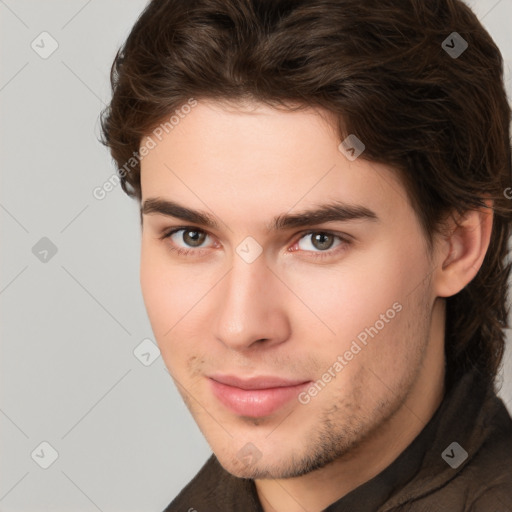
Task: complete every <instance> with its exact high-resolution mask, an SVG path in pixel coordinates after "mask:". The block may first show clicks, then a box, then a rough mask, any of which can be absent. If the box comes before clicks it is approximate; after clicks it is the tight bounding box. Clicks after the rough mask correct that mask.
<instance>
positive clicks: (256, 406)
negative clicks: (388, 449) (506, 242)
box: [141, 101, 443, 478]
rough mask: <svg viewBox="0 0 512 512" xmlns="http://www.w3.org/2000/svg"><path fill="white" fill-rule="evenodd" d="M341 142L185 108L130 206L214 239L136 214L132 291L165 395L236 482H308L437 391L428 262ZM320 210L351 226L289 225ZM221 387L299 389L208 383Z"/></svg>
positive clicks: (391, 194) (154, 153) (316, 125)
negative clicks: (431, 387) (168, 379)
mask: <svg viewBox="0 0 512 512" xmlns="http://www.w3.org/2000/svg"><path fill="white" fill-rule="evenodd" d="M153 138H154V139H155V137H154V136H153ZM155 140H156V139H155ZM146 142H147V139H145V140H143V141H142V144H145V143H146ZM339 142H340V141H339V140H338V139H337V136H336V133H335V130H334V128H333V127H332V125H331V124H329V123H328V121H327V120H326V119H325V118H323V117H321V116H320V115H318V113H316V112H315V111H313V110H311V109H308V110H305V111H302V112H285V111H280V110H274V109H272V108H270V107H266V106H262V105H253V108H252V110H251V109H249V108H248V107H247V106H245V107H240V108H238V109H236V108H235V107H231V108H228V107H226V106H223V105H221V104H218V103H212V102H205V101H199V103H198V105H197V106H196V107H194V108H192V110H191V112H190V113H189V114H187V115H186V116H185V117H184V118H183V119H180V122H179V124H178V125H177V126H176V127H175V128H174V129H173V130H172V131H170V132H169V133H168V134H165V132H164V135H163V137H162V140H161V141H159V142H158V143H157V147H156V148H154V149H152V150H151V151H150V153H149V154H148V155H147V156H146V157H145V158H144V159H143V161H142V172H141V180H142V205H143V206H144V205H145V204H149V203H146V202H147V201H151V200H155V199H159V200H162V201H172V202H173V203H176V204H177V205H180V206H181V207H183V208H187V209H190V210H194V211H198V212H199V211H200V212H202V214H203V215H207V216H209V217H211V219H212V220H213V221H214V222H215V223H216V226H213V225H212V226H206V225H204V224H203V223H198V222H197V220H198V219H195V220H196V221H194V222H193V221H191V220H182V219H180V218H176V217H172V216H167V215H164V214H162V213H155V212H154V211H153V212H152V213H150V212H149V209H147V213H145V214H144V216H143V235H142V256H141V286H142V291H143V296H144V300H145V304H146V308H147V311H148V315H149V318H150V321H151V325H152V328H153V331H154V334H155V337H156V340H157V342H158V345H159V348H160V350H161V353H162V357H163V359H164V361H165V364H166V366H167V368H168V370H169V372H170V373H171V375H172V376H173V378H174V379H175V382H176V384H177V386H178V390H179V391H180V393H181V395H182V396H183V399H184V401H185V403H186V404H187V406H188V408H189V409H190V412H191V414H192V415H193V417H194V419H195V421H196V422H197V424H198V426H199V427H200V429H201V431H202V432H203V434H204V435H205V437H206V439H207V440H208V442H209V444H210V446H211V447H212V449H213V451H214V452H215V454H216V455H217V457H218V459H219V461H220V462H221V464H222V465H223V466H224V467H225V468H226V469H227V470H228V471H230V472H231V473H233V474H235V475H237V476H240V477H248V478H285V477H293V476H298V475H301V474H305V473H307V472H308V471H310V470H312V469H315V468H319V467H322V466H324V465H326V464H327V463H329V462H331V461H334V460H335V459H337V458H339V457H341V456H342V455H343V454H346V453H348V452H349V451H350V450H351V449H354V448H355V447H357V446H358V445H359V443H360V442H361V441H362V440H364V439H365V438H368V436H372V435H375V434H376V433H378V432H380V431H382V432H383V431H384V430H383V429H384V428H385V427H386V425H388V426H389V425H391V421H388V420H392V418H394V417H398V416H397V415H399V414H402V416H401V418H402V420H403V421H404V422H406V423H407V421H409V422H411V423H413V422H415V423H416V424H417V423H418V418H419V417H421V405H420V403H421V397H422V393H428V391H427V389H426V387H425V386H427V383H428V382H429V381H430V380H431V379H434V378H435V379H437V380H439V376H440V375H441V374H440V373H439V372H440V370H438V369H439V367H440V366H441V365H442V341H443V340H442V336H439V332H441V331H440V330H438V331H436V333H434V334H433V332H434V330H433V329H432V328H431V327H432V323H433V322H432V317H431V312H432V307H433V304H434V299H435V296H434V294H433V292H432V285H431V282H430V280H429V278H428V277H429V275H430V273H431V271H432V270H433V269H432V261H431V260H430V259H429V254H428V251H427V248H426V241H425V239H424V235H423V233H422V231H421V228H420V225H419V222H418V220H417V217H416V215H415V214H414V211H413V209H412V207H411V205H410V204H409V202H408V200H407V196H406V192H405V189H404V188H403V186H402V185H401V183H400V181H399V179H398V177H397V176H396V174H395V173H394V172H392V171H391V170H390V169H388V168H386V167H385V166H383V165H379V164H375V163H369V162H367V161H365V160H363V159H362V158H358V159H356V160H355V161H350V160H349V159H348V158H347V156H346V155H345V154H343V153H342V152H341V151H340V150H339V149H338V145H339ZM363 142H364V141H363ZM327 205H330V206H334V205H338V206H340V207H342V206H345V207H347V208H348V211H349V213H355V214H356V215H355V216H352V217H353V218H350V217H351V216H350V215H349V218H346V219H338V220H332V219H333V218H334V217H333V216H332V215H331V217H330V219H331V220H329V218H324V219H317V220H318V221H312V222H311V223H310V224H308V225H306V224H303V223H301V222H295V223H291V222H286V219H287V218H288V217H290V216H291V217H293V218H295V217H297V216H300V215H301V214H305V213H307V212H310V211H313V210H317V209H320V208H322V207H324V206H327ZM338 213H339V212H338ZM276 219H277V220H279V222H277V226H276V225H275V224H276ZM179 228H183V230H181V231H177V232H176V233H175V234H173V235H171V236H169V237H167V238H164V236H165V235H166V234H168V233H169V232H171V231H172V230H173V229H176V230H177V229H179ZM177 250H184V251H188V253H187V254H184V253H179V252H177ZM260 252H261V253H260ZM434 313H436V310H435V309H434ZM437 313H438V312H437ZM437 313H436V314H437ZM434 323H435V322H434ZM438 325H439V326H441V325H442V322H441V321H439V322H438ZM436 372H437V373H436ZM226 376H232V377H238V378H239V379H243V380H247V379H250V378H253V377H275V378H278V379H282V380H284V381H289V384H297V383H299V385H297V386H295V387H291V386H288V387H284V388H283V387H281V389H271V390H268V389H267V390H266V391H262V390H261V388H269V387H271V388H276V386H283V385H284V384H286V382H281V383H276V382H267V383H265V382H259V383H258V382H255V383H254V382H253V383H252V384H253V387H254V386H256V387H257V388H260V390H254V389H252V390H244V389H240V388H236V387H233V386H226V385H222V384H220V383H215V382H214V380H213V379H218V380H223V379H224V378H225V377H226ZM212 378H213V379H212ZM300 383H303V384H301V385H300ZM315 383H316V384H315ZM240 386H242V387H251V386H250V385H248V383H247V382H246V383H245V384H244V383H242V384H240ZM421 386H423V390H422V389H421ZM413 398H414V399H415V400H416V402H415V403H416V404H418V406H417V409H418V410H417V411H414V410H412V409H413V408H414V406H412V405H411V400H412V399H413ZM406 401H408V403H409V406H408V409H409V411H408V412H406V413H405V415H404V412H403V404H404V403H405V402H406ZM416 413H417V414H416ZM402 420H401V421H402ZM416 427H417V425H416ZM397 435H398V431H397Z"/></svg>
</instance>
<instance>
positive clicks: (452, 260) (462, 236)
mask: <svg viewBox="0 0 512 512" xmlns="http://www.w3.org/2000/svg"><path fill="white" fill-rule="evenodd" d="M486 205H487V207H486V208H481V209H478V210H469V211H467V212H465V213H464V215H462V216H461V217H460V218H458V219H453V218H452V219H451V220H450V221H449V229H448V233H449V234H448V235H445V237H444V239H443V241H442V242H441V243H440V246H441V247H440V250H439V251H438V256H437V257H438V268H437V271H436V272H435V273H434V275H435V279H434V288H435V293H436V295H437V296H438V297H451V296H453V295H455V294H457V293H458V292H460V291H461V290H462V289H463V288H464V287H465V286H466V285H467V284H469V283H470V282H471V281H472V280H473V278H474V277H475V276H476V274H477V273H478V271H479V270H480V267H481V266H482V263H483V261H484V258H485V255H486V253H487V249H488V248H489V242H490V239H491V233H492V222H493V210H492V207H493V202H492V201H491V200H488V201H486Z"/></svg>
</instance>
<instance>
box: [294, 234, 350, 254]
mask: <svg viewBox="0 0 512 512" xmlns="http://www.w3.org/2000/svg"><path fill="white" fill-rule="evenodd" d="M350 243H351V240H350V238H349V237H348V236H342V235H338V234H335V233H330V232H328V231H309V232H308V233H305V234H304V235H302V237H301V238H300V239H299V240H298V241H297V242H296V243H295V244H294V246H293V247H292V248H291V249H290V250H291V251H297V250H300V251H305V252H306V253H308V252H309V253H310V256H311V257H312V258H324V257H325V258H328V257H330V256H334V255H337V254H338V253H339V252H341V251H344V250H345V249H346V248H348V246H349V245H350Z"/></svg>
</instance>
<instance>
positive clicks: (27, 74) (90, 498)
mask: <svg viewBox="0 0 512 512" xmlns="http://www.w3.org/2000/svg"><path fill="white" fill-rule="evenodd" d="M468 3H469V4H470V5H471V6H472V7H473V8H474V10H475V12H476V13H477V14H478V16H479V18H480V19H481V20H482V21H483V24H484V25H485V26H486V28H487V29H488V30H489V31H490V33H491V34H492V35H493V37H494V38H495V41H496V42H497V44H498V46H499V47H500V48H501V50H502V53H503V55H504V58H505V59H506V61H507V63H506V68H507V78H506V80H507V88H508V92H509V98H512V72H511V69H512V37H511V34H510V20H511V19H512V2H511V1H510V0H501V1H498V0H472V1H470V2H468ZM145 4H146V1H145V0H102V1H100V0H88V1H87V0H51V1H50V0H47V1H44V2H43V1H41V0H0V37H1V43H2V45H1V65H0V106H1V110H0V119H1V123H0V126H1V134H0V144H1V157H2V159H1V163H2V167H1V171H2V172H1V180H2V183H1V196H0V222H1V229H2V244H1V257H2V267H1V268H2V272H1V276H0V300H1V307H2V312H3V315H2V319H1V322H0V326H1V335H2V337H1V340H2V345H1V369H0V376H1V382H0V390H1V395H0V398H1V400H0V428H1V452H0V453H1V457H0V511H2V512H32V511H48V512H50V511H52V512H53V511H55V512H63V511H69V510H73V511H75V512H81V511H98V510H100V511H104V512H107V511H112V512H113V511H123V512H129V511H137V512H141V511H148V512H150V511H152V512H153V511H154V512H161V511H162V510H163V509H164V508H165V507H166V506H167V504H168V503H169V502H170V501H171V500H172V498H173V497H174V496H175V495H176V494H177V493H178V492H179V491H180V490H181V489H182V487H183V486H184V485H185V484H186V483H187V482H188V481H189V480H190V479H191V478H192V477H193V476H194V475H195V473H196V472H197V471H198V469H199V468H200V467H201V465H202V464H203V463H204V461H205V460H206V458H207V457H208V455H209V454H210V450H209V447H208V445H207V443H206V442H205V440H204V439H203V437H202V435H201V433H200V431H199V429H198V428H197V426H196V425H195V423H194V421H193V420H192V418H191V417H190V415H189V413H188V411H187V409H186V408H185V406H184V405H183V403H182V401H181V398H180V396H179V394H178V392H177V391H176V389H175V387H174V384H173V382H172V379H171V378H170V376H169V375H168V373H167V371H166V369H165V366H164V364H163V361H162V359H161V358H160V357H158V358H157V359H156V360H155V361H154V362H153V363H152V364H151V365H149V366H145V365H144V364H142V362H141V361H140V360H139V359H137V358H136V357H135V355H134V353H133V351H134V349H136V347H137V346H138V345H139V344H140V343H141V342H142V341H143V340H144V339H146V338H149V339H151V340H153V335H152V332H151V328H150V325H149V322H148V320H147V317H146V312H145V309H144V304H143V301H142V296H141V293H140V289H139V275H138V272H139V244H140V228H139V218H138V211H137V204H136V202H135V201H134V200H130V199H129V198H128V197H127V196H125V195H124V193H123V192H122V190H121V188H120V187H117V188H116V189H115V190H113V191H112V192H111V193H109V194H108V195H107V197H106V198H105V199H104V200H102V201H100V200H97V199H95V198H94V197H93V195H92V190H93V189H94V188H95V187H97V186H101V185H102V184H103V183H104V182H105V181H106V180H107V179H108V178H109V177H110V176H111V175H112V173H113V172H114V167H113V164H112V162H111V159H110V156H109V154H108V153H107V151H106V149H105V148H103V146H101V145H100V144H99V143H98V142H97V138H98V136H99V133H100V131H99V123H98V115H99V112H100V110H101V109H102V108H103V107H104V106H105V104H106V103H107V102H108V101H109V98H110V85H109V71H110V66H111V63H112V60H113V58H114V55H115V52H116V50H117V48H118V47H119V46H120V44H121V43H122V42H123V41H124V39H125V38H126V36H127V35H128V33H129V31H130V29H131V27H132V25H133V23H134V21H135V20H136V18H137V16H138V15H139V13H140V12H141V11H142V9H143V8H144V6H145ZM44 31H46V32H48V33H49V34H51V37H52V38H54V39H55V40H56V41H57V43H58V45H59V46H58V49H57V50H56V51H55V52H54V53H53V54H52V55H51V56H50V57H49V58H47V59H43V58H41V57H40V56H39V54H38V53H36V52H35V51H34V50H33V49H32V47H31V43H32V41H34V40H36V43H37V42H38V41H39V45H40V46H42V43H41V42H40V40H41V37H47V36H41V37H39V35H40V34H41V33H42V32H44ZM44 44H45V48H46V49H48V48H50V40H49V39H48V38H47V39H45V43H44ZM40 51H42V49H41V50H40ZM43 237H47V238H49V239H50V240H51V241H52V243H53V244H55V246H56V248H57V253H56V254H55V255H54V256H53V257H51V258H50V255H51V254H50V255H48V257H47V258H48V261H47V262H42V261H40V260H39V259H38V258H37V257H36V256H35V255H34V254H33V252H32V248H33V247H34V245H35V244H36V243H38V241H39V240H40V239H41V238H43ZM41 256H42V255H41ZM146 359H147V357H146ZM501 395H502V397H503V398H504V400H505V401H506V402H507V404H508V407H509V409H511V410H512V356H511V350H510V348H509V349H508V351H507V354H506V358H505V372H504V376H503V388H502V390H501ZM42 442H47V443H49V444H50V445H51V446H52V447H53V448H54V449H55V450H56V451H57V452H58V458H57V459H56V460H55V462H54V463H53V464H52V465H51V466H50V467H49V468H48V469H43V468H42V467H40V464H44V463H45V462H46V463H48V462H49V461H50V460H51V459H50V458H49V457H51V452H50V449H48V448H47V447H45V445H43V446H42V447H41V443H42ZM34 451H35V452H34Z"/></svg>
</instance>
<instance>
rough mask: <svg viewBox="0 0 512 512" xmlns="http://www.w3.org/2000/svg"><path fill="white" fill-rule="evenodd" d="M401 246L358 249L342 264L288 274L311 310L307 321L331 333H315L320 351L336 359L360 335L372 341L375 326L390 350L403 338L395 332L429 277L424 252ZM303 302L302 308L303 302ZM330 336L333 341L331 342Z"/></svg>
mask: <svg viewBox="0 0 512 512" xmlns="http://www.w3.org/2000/svg"><path fill="white" fill-rule="evenodd" d="M396 247H397V246H396V245H393V244H392V243H386V244H380V245H379V246H375V248H374V249H373V250H372V251H368V252H367V253H364V254H363V253H362V252H361V253H360V254H358V255H356V254H354V255H353V257H351V258H348V259H347V260H346V262H344V263H343V264H342V265H340V266H339V267H338V268H327V267H323V268H322V267H320V266H319V267H318V268H312V267H310V268H309V269H308V270H307V271H299V270H298V269H296V270H295V271H294V273H293V275H292V274H290V275H289V276H288V278H286V279H285V280H287V281H288V282H290V283H291V284H290V288H291V289H293V290H294V291H295V292H296V295H297V296H298V297H299V298H301V299H302V300H303V301H304V303H305V304H306V305H307V306H308V309H309V310H310V313H307V312H306V313H305V314H304V315H303V316H302V318H303V321H304V322H306V321H307V322H309V323H314V324H315V325H317V326H318V332H319V333H320V332H321V333H325V334H326V335H327V338H326V337H325V336H323V335H322V336H321V337H318V336H314V337H313V339H312V342H313V343H315V344H316V345H317V346H316V348H315V350H318V351H321V352H324V353H325V352H328V353H329V355H330V357H331V358H332V355H337V354H339V353H340V351H341V353H343V352H344V351H345V350H347V349H348V348H349V347H350V345H351V343H352V341H353V340H355V339H357V338H358V336H360V339H362V340H365V339H368V340H373V338H372V337H371V335H370V334H369V333H368V330H367V329H369V330H370V332H371V333H372V334H375V332H376V331H375V329H376V330H377V331H378V334H377V335H376V337H375V339H377V338H378V339H381V340H384V339H386V346H387V348H388V349H389V348H390V345H397V344H400V343H401V341H400V340H401V338H402V337H400V336H396V333H398V332H400V331H401V330H403V329H404V328H405V325H406V323H405V322H404V320H405V317H406V316H407V314H408V313H407V312H408V310H409V309H410V308H409V306H408V303H409V300H410V298H411V297H410V296H409V295H410V294H411V291H413V290H414V287H415V286H417V285H418V284H419V283H421V280H422V279H423V277H424V274H423V272H422V270H421V269H422V268H423V267H421V265H422V259H421V258H423V259H424V258H425V256H424V255H421V254H419V252H418V254H417V255H416V256H415V257H414V258H412V257H411V255H410V253H408V252H406V251H402V252H401V251H400V250H397V248H396ZM415 283H416V284H415ZM408 296H409V297H408ZM298 307H301V308H302V309H303V306H302V305H301V304H299V305H298ZM398 310H400V311H398ZM313 313H314V314H313ZM381 315H383V316H384V318H382V317H381ZM371 327H373V329H371ZM327 339H330V340H331V343H327V344H326V340H327ZM313 340H315V341H313ZM394 348H396V349H397V348H398V347H397V346H395V347H394Z"/></svg>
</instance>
